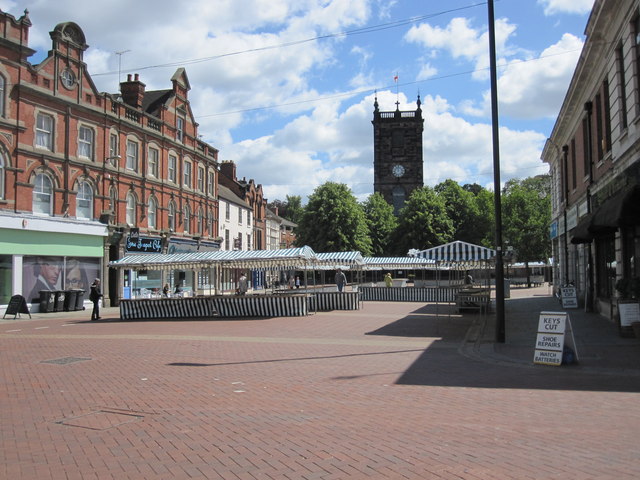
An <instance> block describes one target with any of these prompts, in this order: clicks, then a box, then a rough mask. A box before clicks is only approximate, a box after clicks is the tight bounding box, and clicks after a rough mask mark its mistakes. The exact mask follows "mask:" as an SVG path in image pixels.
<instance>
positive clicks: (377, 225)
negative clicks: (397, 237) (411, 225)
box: [362, 192, 398, 257]
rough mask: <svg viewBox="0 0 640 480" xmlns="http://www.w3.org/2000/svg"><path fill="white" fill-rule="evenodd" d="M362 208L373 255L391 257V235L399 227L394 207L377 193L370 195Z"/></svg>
mask: <svg viewBox="0 0 640 480" xmlns="http://www.w3.org/2000/svg"><path fill="white" fill-rule="evenodd" d="M362 208H363V209H364V214H365V217H366V219H367V226H368V227H369V234H370V237H371V247H372V251H371V253H372V255H373V256H376V257H383V256H388V255H390V254H391V248H390V245H391V235H392V234H393V232H394V231H395V229H396V228H397V226H398V221H397V219H396V217H395V215H394V214H393V207H392V206H391V205H389V204H388V203H387V201H386V200H385V199H384V197H383V196H382V195H381V194H380V193H378V192H376V193H374V194H372V195H369V197H368V198H367V200H366V201H365V202H364V203H363V205H362Z"/></svg>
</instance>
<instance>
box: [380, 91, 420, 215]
mask: <svg viewBox="0 0 640 480" xmlns="http://www.w3.org/2000/svg"><path fill="white" fill-rule="evenodd" d="M420 105H421V102H420V97H419V96H418V101H417V108H416V110H414V111H400V108H399V104H397V108H396V110H395V111H393V112H381V111H380V110H379V108H378V98H377V97H376V99H375V103H374V111H373V120H372V122H371V123H372V124H373V191H374V192H379V193H381V194H382V196H383V197H384V199H385V200H386V201H387V202H388V203H389V204H390V205H392V206H393V209H394V212H395V214H396V215H397V214H398V212H399V210H400V209H401V208H402V207H403V206H404V203H405V202H406V200H407V199H408V198H409V195H411V192H412V191H413V190H415V189H416V188H420V187H422V186H423V185H424V182H423V167H424V161H423V154H422V132H423V130H424V119H423V118H422V109H421V108H420Z"/></svg>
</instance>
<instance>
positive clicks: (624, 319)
mask: <svg viewBox="0 0 640 480" xmlns="http://www.w3.org/2000/svg"><path fill="white" fill-rule="evenodd" d="M618 313H619V314H620V326H621V327H630V326H631V324H632V323H634V322H640V304H639V303H638V302H627V301H620V302H618Z"/></svg>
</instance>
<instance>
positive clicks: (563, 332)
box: [533, 312, 578, 366]
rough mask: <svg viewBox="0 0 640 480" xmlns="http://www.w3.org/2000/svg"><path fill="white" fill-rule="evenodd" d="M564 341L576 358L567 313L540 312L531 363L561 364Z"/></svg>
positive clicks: (576, 354) (574, 344)
mask: <svg viewBox="0 0 640 480" xmlns="http://www.w3.org/2000/svg"><path fill="white" fill-rule="evenodd" d="M565 343H566V344H567V346H568V347H570V348H571V349H572V351H573V353H574V355H575V360H577V359H578V352H577V350H576V342H575V339H574V338H573V330H572V329H571V319H570V318H569V315H568V314H567V313H566V312H541V313H540V319H539V321H538V333H537V335H536V349H535V353H534V355H533V363H539V364H542V365H554V366H558V365H561V364H562V354H563V352H564V346H565Z"/></svg>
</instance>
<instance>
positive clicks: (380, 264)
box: [363, 257, 436, 270]
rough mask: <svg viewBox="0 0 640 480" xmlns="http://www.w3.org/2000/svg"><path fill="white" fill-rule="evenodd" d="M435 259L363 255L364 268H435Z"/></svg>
mask: <svg viewBox="0 0 640 480" xmlns="http://www.w3.org/2000/svg"><path fill="white" fill-rule="evenodd" d="M435 264H436V262H435V260H430V259H428V258H420V257H365V258H364V267H363V268H364V270H400V269H405V270H417V269H422V268H429V267H432V268H435Z"/></svg>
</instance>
